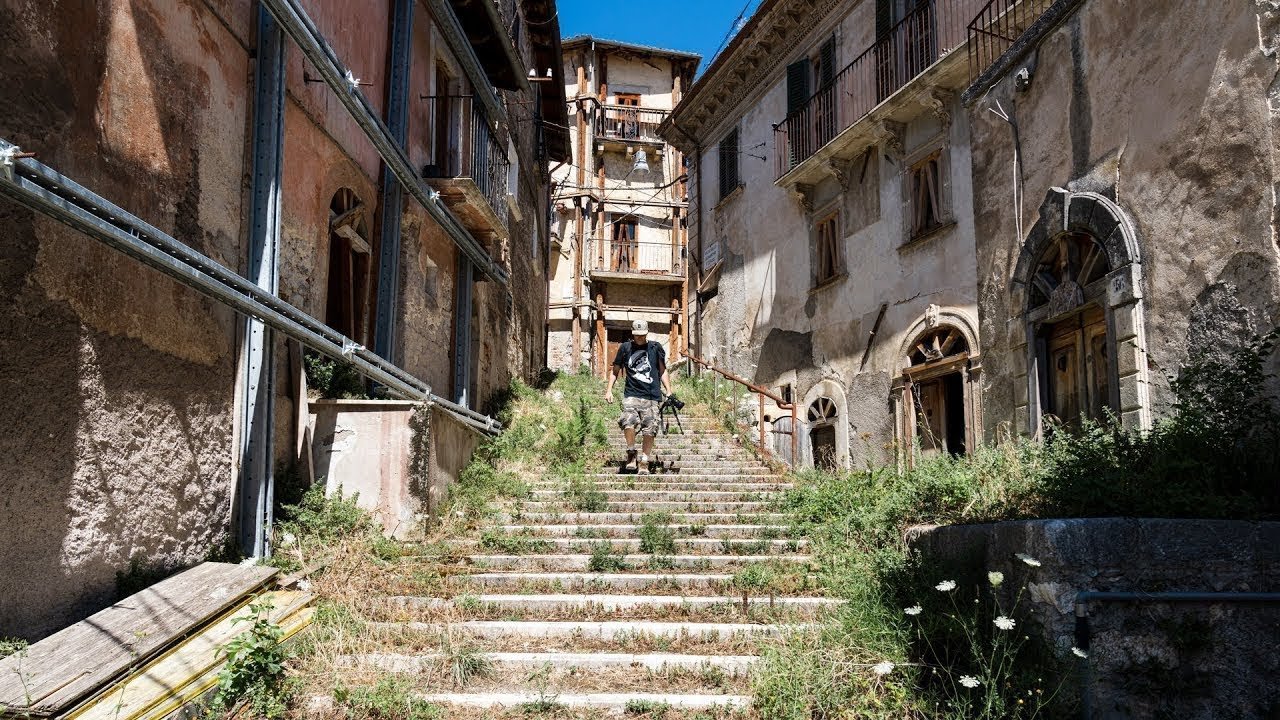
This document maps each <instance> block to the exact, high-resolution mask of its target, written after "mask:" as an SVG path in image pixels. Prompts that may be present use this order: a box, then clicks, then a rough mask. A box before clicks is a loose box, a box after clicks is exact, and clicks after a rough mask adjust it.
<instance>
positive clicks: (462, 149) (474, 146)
mask: <svg viewBox="0 0 1280 720" xmlns="http://www.w3.org/2000/svg"><path fill="white" fill-rule="evenodd" d="M423 100H424V101H426V102H428V103H430V107H429V113H430V117H431V121H432V124H433V127H432V128H431V132H432V134H433V135H432V142H433V146H434V148H435V152H434V162H432V163H431V164H429V165H427V166H426V167H425V168H423V170H422V176H423V177H424V178H426V179H428V180H430V179H459V180H470V181H471V182H472V183H474V184H475V187H476V190H478V191H479V193H480V194H481V195H483V196H484V199H485V201H486V202H487V203H488V205H489V208H490V209H491V210H492V211H493V214H494V215H496V216H497V217H498V220H499V221H500V222H501V223H502V226H503V229H505V228H506V224H507V203H506V194H507V175H508V173H509V172H510V171H511V162H510V161H509V160H508V159H507V147H506V145H504V144H502V143H501V142H499V141H498V139H497V138H496V137H495V136H494V133H493V130H492V128H491V127H490V125H489V120H488V118H487V117H486V116H485V114H484V109H483V106H482V105H481V104H480V103H478V102H474V101H473V99H472V96H470V95H433V96H427V97H424V98H423Z"/></svg>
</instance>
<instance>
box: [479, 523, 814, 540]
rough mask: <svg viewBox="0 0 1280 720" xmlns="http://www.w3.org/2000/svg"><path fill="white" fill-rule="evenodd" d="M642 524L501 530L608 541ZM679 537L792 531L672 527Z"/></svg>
mask: <svg viewBox="0 0 1280 720" xmlns="http://www.w3.org/2000/svg"><path fill="white" fill-rule="evenodd" d="M641 527H642V526H641V525H635V524H625V525H623V524H619V525H550V524H547V525H503V526H501V530H502V531H503V532H506V533H511V534H513V535H525V534H528V535H533V536H535V537H576V538H582V539H588V540H589V539H593V538H594V539H597V540H599V539H608V538H632V537H639V531H640V528H641ZM667 527H669V528H670V529H671V531H672V532H674V533H676V534H677V535H681V536H684V537H689V536H690V533H691V532H696V533H698V535H700V536H703V537H709V538H749V537H759V536H760V535H762V534H775V533H776V535H777V537H781V536H782V535H784V534H786V533H787V532H788V530H789V528H788V527H787V526H785V525H744V524H735V525H677V524H671V525H668V526H667Z"/></svg>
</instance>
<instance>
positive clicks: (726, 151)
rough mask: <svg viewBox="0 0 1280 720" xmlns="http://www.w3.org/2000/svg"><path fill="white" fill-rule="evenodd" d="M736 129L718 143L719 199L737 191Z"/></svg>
mask: <svg viewBox="0 0 1280 720" xmlns="http://www.w3.org/2000/svg"><path fill="white" fill-rule="evenodd" d="M738 185H739V181H738V128H734V129H732V130H730V131H729V134H728V135H726V136H725V138H724V139H723V140H721V141H720V199H721V200H723V199H725V198H726V197H728V196H729V193H731V192H733V191H734V190H737V189H738Z"/></svg>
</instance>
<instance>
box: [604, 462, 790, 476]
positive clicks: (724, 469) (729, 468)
mask: <svg viewBox="0 0 1280 720" xmlns="http://www.w3.org/2000/svg"><path fill="white" fill-rule="evenodd" d="M686 469H687V470H688V472H680V473H676V474H679V475H741V476H743V477H761V476H769V477H776V478H780V477H782V475H781V474H779V473H776V472H774V471H773V470H770V469H769V468H767V467H765V466H763V465H746V464H743V465H728V464H723V463H721V464H716V465H708V466H706V467H699V468H686ZM611 470H612V471H611V472H598V473H589V474H587V475H586V477H598V476H608V475H613V476H615V477H616V476H618V475H635V474H636V473H635V471H634V470H628V471H626V472H621V468H616V469H611Z"/></svg>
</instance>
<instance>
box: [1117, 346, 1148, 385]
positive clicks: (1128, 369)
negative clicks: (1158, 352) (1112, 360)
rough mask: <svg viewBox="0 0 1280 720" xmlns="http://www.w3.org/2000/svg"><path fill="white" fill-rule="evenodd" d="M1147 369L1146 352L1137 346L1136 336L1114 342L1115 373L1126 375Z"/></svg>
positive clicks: (1121, 375)
mask: <svg viewBox="0 0 1280 720" xmlns="http://www.w3.org/2000/svg"><path fill="white" fill-rule="evenodd" d="M1146 369H1147V354H1146V353H1145V352H1143V350H1142V348H1140V347H1138V339H1137V338H1132V337H1131V338H1129V339H1128V340H1120V341H1118V342H1116V374H1117V375H1119V376H1120V377H1128V376H1129V375H1134V374H1136V373H1138V372H1141V371H1144V370H1146Z"/></svg>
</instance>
